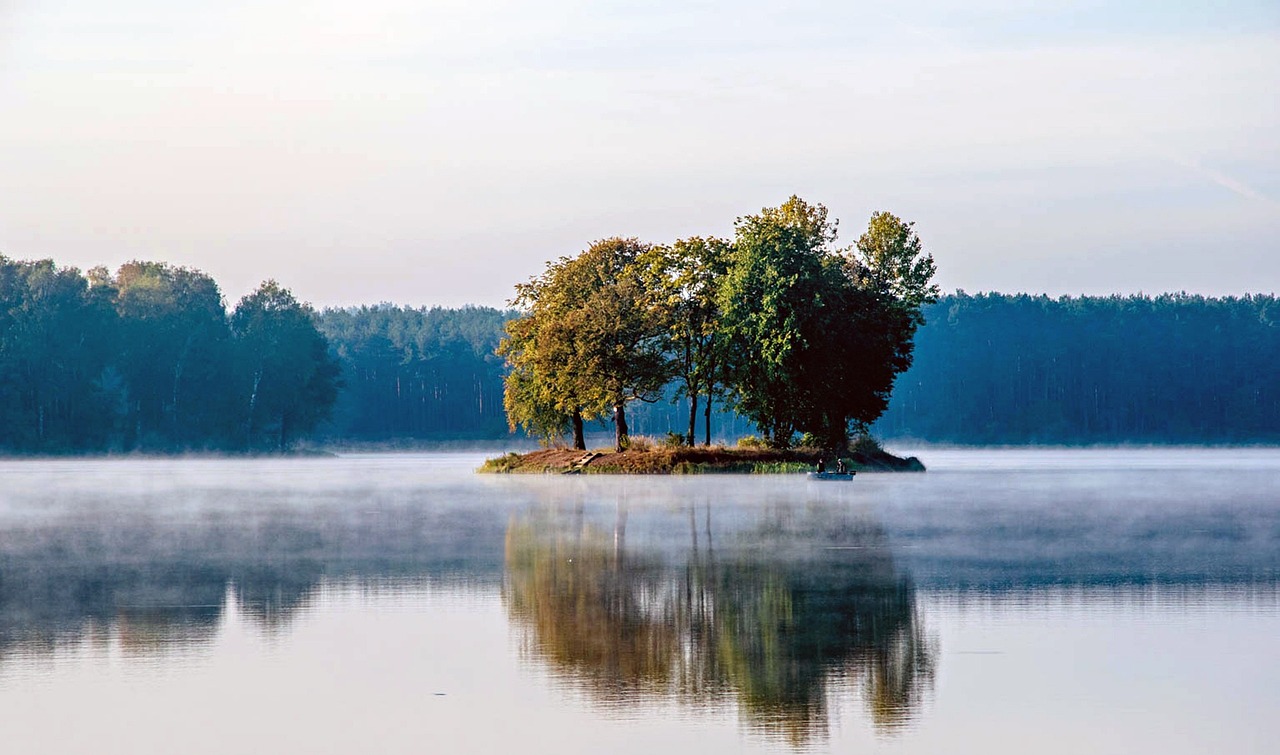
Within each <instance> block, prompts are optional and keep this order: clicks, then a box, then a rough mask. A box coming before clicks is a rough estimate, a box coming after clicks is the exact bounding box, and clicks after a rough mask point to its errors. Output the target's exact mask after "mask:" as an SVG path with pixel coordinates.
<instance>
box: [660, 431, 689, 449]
mask: <svg viewBox="0 0 1280 755" xmlns="http://www.w3.org/2000/svg"><path fill="white" fill-rule="evenodd" d="M686 440H688V438H686V437H685V436H684V433H677V432H672V431H671V430H668V431H667V437H665V438H663V439H662V445H664V446H666V447H667V448H683V447H684V446H685V445H687V444H686V443H685V441H686Z"/></svg>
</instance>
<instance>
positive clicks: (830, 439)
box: [720, 197, 937, 448]
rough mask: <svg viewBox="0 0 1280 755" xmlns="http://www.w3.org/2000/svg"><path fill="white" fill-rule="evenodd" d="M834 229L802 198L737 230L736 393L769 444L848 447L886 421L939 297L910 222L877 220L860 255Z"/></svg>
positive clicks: (730, 278) (729, 307)
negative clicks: (807, 439) (807, 441)
mask: <svg viewBox="0 0 1280 755" xmlns="http://www.w3.org/2000/svg"><path fill="white" fill-rule="evenodd" d="M836 225H837V224H836V222H835V221H829V220H828V219H827V210H826V208H825V207H823V206H822V205H809V204H808V203H806V202H805V201H804V200H802V199H800V198H799V197H792V198H791V199H789V200H788V201H787V202H786V203H785V204H783V205H782V206H781V207H777V208H766V209H764V210H762V211H761V213H760V214H759V215H753V216H748V217H745V218H739V219H738V222H737V224H736V231H737V235H736V240H735V244H734V249H735V252H734V256H733V261H732V264H731V266H730V269H729V273H728V275H726V276H725V279H724V285H723V286H722V288H721V292H720V303H721V306H722V308H723V310H724V321H725V326H724V328H725V332H726V335H727V336H728V339H729V347H730V352H731V364H732V371H731V374H732V383H733V391H734V397H735V401H736V404H737V406H738V409H739V411H740V412H742V413H743V414H745V415H746V416H748V417H750V418H751V419H752V420H753V421H755V422H756V424H757V425H758V426H759V427H760V428H761V430H762V432H763V433H764V434H765V437H766V439H767V440H768V441H769V443H770V444H771V445H774V446H786V445H787V444H788V443H789V442H790V439H791V437H792V435H793V434H794V433H795V431H797V430H801V431H806V432H809V433H812V434H814V435H815V436H816V437H818V438H819V440H820V442H821V443H822V445H823V446H824V447H827V448H842V447H843V446H844V445H845V444H846V443H847V441H848V433H849V427H850V424H851V423H853V424H854V425H855V426H856V427H858V428H859V429H865V428H866V426H867V425H868V424H870V423H871V422H873V421H874V420H875V419H876V418H877V417H878V416H880V414H881V413H883V412H884V410H885V408H886V406H887V405H888V397H889V393H890V391H891V390H892V388H893V382H894V379H895V378H896V376H897V375H898V374H899V373H900V372H902V371H903V370H905V369H906V368H907V367H909V366H910V364H911V351H912V346H913V337H914V335H915V332H916V329H917V328H918V327H919V325H920V324H921V323H922V322H923V317H922V315H921V313H920V311H921V307H922V306H923V305H924V304H926V303H929V302H931V301H933V300H934V299H936V296H937V288H936V287H935V286H933V285H932V284H931V282H930V281H931V278H932V276H933V273H934V264H933V258H932V257H931V256H929V255H927V254H924V253H923V250H922V247H921V244H920V240H919V238H918V237H916V235H915V233H914V231H912V226H911V224H910V223H903V222H902V221H901V220H899V219H898V218H897V217H895V216H893V215H890V214H889V213H877V214H875V215H873V216H872V219H871V223H870V226H869V229H868V231H867V233H866V234H864V235H863V236H862V237H861V238H860V239H859V242H858V245H857V247H856V249H855V250H838V249H836V248H835V247H834V246H833V244H834V242H835V240H836V237H837V234H836Z"/></svg>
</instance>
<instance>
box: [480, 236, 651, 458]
mask: <svg viewBox="0 0 1280 755" xmlns="http://www.w3.org/2000/svg"><path fill="white" fill-rule="evenodd" d="M648 250H649V247H648V246H647V245H645V244H642V243H640V242H639V241H637V240H636V239H622V238H612V239H604V240H602V241H597V242H596V243H594V244H592V245H591V246H590V247H589V248H588V249H587V250H586V251H584V252H583V253H582V254H580V255H578V256H577V257H573V258H569V257H562V258H561V259H560V260H558V261H557V262H554V263H551V264H549V265H548V268H547V270H546V271H545V272H544V273H543V274H542V275H540V276H538V277H536V278H534V279H532V280H530V281H529V282H528V283H524V284H521V285H519V286H517V288H516V298H515V300H514V301H513V303H514V304H516V305H517V306H521V307H525V308H527V310H528V314H526V315H525V316H524V317H521V318H518V319H516V320H513V321H511V322H510V323H508V325H507V338H506V339H504V340H503V342H502V344H501V345H500V346H499V353H500V354H501V355H502V356H504V357H506V359H507V361H508V363H509V364H510V366H511V370H512V374H514V375H516V376H517V377H516V378H515V379H514V380H513V381H508V384H507V391H506V393H505V395H504V402H505V406H506V407H507V412H508V417H509V418H510V419H511V421H512V423H513V427H514V426H515V425H521V426H524V427H525V429H526V430H529V431H532V432H535V433H539V434H543V433H546V432H547V431H548V430H552V429H554V428H556V427H557V426H559V427H563V424H559V423H557V422H556V421H555V419H556V418H555V415H559V416H561V417H565V418H568V419H567V422H568V423H571V424H572V425H573V426H574V434H575V438H574V441H575V442H574V445H575V447H579V448H581V447H584V444H583V443H582V438H581V430H580V428H581V423H582V421H583V419H592V418H601V417H604V416H606V415H607V414H608V413H609V412H610V411H611V412H612V413H613V416H614V422H615V426H616V442H615V447H616V448H617V449H618V450H622V449H623V448H625V447H626V444H627V435H628V433H627V425H626V413H625V408H626V404H627V403H628V402H630V401H634V400H636V399H640V400H644V401H652V400H655V399H656V398H657V397H658V396H659V395H660V394H661V391H662V387H663V386H664V385H665V384H666V382H667V378H668V373H667V361H666V355H665V353H664V349H663V340H662V336H663V333H664V331H665V329H666V323H665V321H664V319H663V318H664V311H663V309H662V308H661V307H659V306H658V304H657V301H656V297H655V295H654V293H653V291H652V290H651V289H650V288H649V287H648V286H647V285H646V284H645V278H644V274H643V271H642V268H641V264H640V257H641V256H642V255H644V254H645V253H646V252H647V251H648Z"/></svg>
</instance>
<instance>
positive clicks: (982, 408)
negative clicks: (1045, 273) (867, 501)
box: [876, 292, 1280, 444]
mask: <svg viewBox="0 0 1280 755" xmlns="http://www.w3.org/2000/svg"><path fill="white" fill-rule="evenodd" d="M925 318H926V323H927V324H926V325H925V326H924V327H923V328H921V329H920V332H919V333H918V334H917V335H916V351H915V364H914V365H913V366H912V368H911V369H910V370H909V371H907V372H906V373H904V374H903V375H902V376H900V377H899V379H898V382H897V385H896V386H895V387H894V392H893V400H892V402H891V403H890V405H889V409H888V411H886V412H885V414H884V416H883V417H882V418H881V419H880V421H879V422H878V423H877V426H876V430H877V432H878V433H879V434H881V435H882V436H885V437H893V438H916V439H921V440H928V441H934V442H949V443H969V444H992V443H997V444H1005V443H1010V444H1024V443H1040V444H1050V443H1053V444H1058V443H1066V444H1075V443H1148V442H1149V443H1234V442H1240V443H1252V442H1269V443H1274V442H1278V441H1280V300H1277V298H1276V297H1275V296H1274V295H1267V296H1244V297H1238V298H1237V297H1226V298H1205V297H1202V296H1191V295H1188V294H1164V295H1160V296H1154V297H1148V296H1108V297H1074V298H1067V297H1064V298H1059V299H1051V298H1049V297H1047V296H1028V295H1025V294H1024V295H1016V296H1009V295H1003V294H979V295H969V294H965V293H963V292H961V293H957V294H955V295H952V296H947V297H944V298H942V299H941V300H940V301H938V302H937V303H936V304H934V305H931V306H929V307H926V309H925Z"/></svg>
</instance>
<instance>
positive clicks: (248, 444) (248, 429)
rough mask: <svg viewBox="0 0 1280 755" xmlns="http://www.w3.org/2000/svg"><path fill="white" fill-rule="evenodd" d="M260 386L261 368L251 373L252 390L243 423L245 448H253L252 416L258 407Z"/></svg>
mask: <svg viewBox="0 0 1280 755" xmlns="http://www.w3.org/2000/svg"><path fill="white" fill-rule="evenodd" d="M261 384H262V368H261V367H259V368H258V369H257V371H255V372H254V373H253V390H252V391H250V393H249V419H248V422H246V423H245V430H244V435H245V446H244V447H245V448H246V449H251V448H253V414H254V412H255V411H256V410H257V407H258V386H259V385H261Z"/></svg>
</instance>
